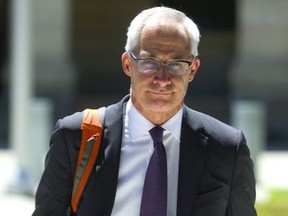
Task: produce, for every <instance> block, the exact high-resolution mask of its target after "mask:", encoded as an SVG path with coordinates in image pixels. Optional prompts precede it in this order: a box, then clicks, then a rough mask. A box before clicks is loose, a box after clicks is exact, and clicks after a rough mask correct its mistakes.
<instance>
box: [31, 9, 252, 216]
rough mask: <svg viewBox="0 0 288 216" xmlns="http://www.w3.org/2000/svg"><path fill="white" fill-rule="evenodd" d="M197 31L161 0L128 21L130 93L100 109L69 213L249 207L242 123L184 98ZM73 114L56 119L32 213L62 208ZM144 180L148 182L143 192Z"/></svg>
mask: <svg viewBox="0 0 288 216" xmlns="http://www.w3.org/2000/svg"><path fill="white" fill-rule="evenodd" d="M199 37H200V35H199V30H198V28H197V26H196V25H195V23H194V22H193V21H192V20H191V19H189V18H188V17H186V16H185V15H184V14H183V13H182V12H180V11H177V10H174V9H171V8H167V7H155V8H151V9H147V10H144V11H142V12H141V13H140V14H139V15H138V16H136V17H135V18H134V20H133V21H132V22H131V24H130V27H129V28H128V33H127V43H126V46H125V50H126V52H124V54H123V55H122V67H123V70H124V72H125V74H126V75H128V76H129V77H130V79H131V89H130V95H129V96H126V97H124V98H123V99H122V100H121V101H120V102H119V103H117V104H114V105H111V106H108V107H107V109H106V114H105V121H104V133H103V137H102V143H101V150H100V153H99V156H98V158H97V161H96V166H95V169H94V170H93V172H92V174H91V176H90V178H89V181H88V183H87V186H86V189H85V191H84V194H83V197H82V199H81V201H80V204H79V209H78V211H77V215H81V216H90V215H91V216H92V215H94V216H96V215H97V216H98V215H99V216H106V215H117V216H118V215H125V216H129V215H131V216H137V215H143V216H144V215H146V216H147V215H148V216H157V215H159V216H160V215H169V216H173V215H178V216H188V215H189V216H254V215H256V211H255V209H254V202H255V180H254V174H253V163H252V161H251V159H250V156H249V150H248V147H247V145H246V141H245V138H244V136H243V134H242V132H241V131H239V130H237V129H234V128H232V127H230V126H228V125H226V124H224V123H222V122H220V121H218V120H216V119H214V118H212V117H209V116H207V115H205V114H203V113H200V112H197V111H194V110H192V109H190V108H188V107H187V106H185V105H184V103H183V101H184V97H185V95H186V91H187V88H188V85H189V83H190V82H191V81H192V80H193V78H194V77H195V75H196V72H197V70H198V68H199V66H200V60H199V59H198V58H197V55H198V51H197V49H198V43H199ZM81 116H82V113H76V114H74V115H72V116H69V117H66V118H64V119H63V120H60V121H59V122H58V123H57V127H56V129H55V131H54V133H53V134H52V137H51V148H50V150H49V153H48V155H47V158H46V166H45V171H44V173H43V176H42V179H41V182H40V184H39V187H38V190H37V194H36V210H35V212H34V215H41V216H43V215H53V216H54V215H65V211H66V209H67V206H69V202H70V199H71V191H72V184H73V176H74V170H75V163H76V160H77V154H78V149H77V148H75V146H79V142H80V139H81V130H80V121H81V120H79V119H81ZM155 126H156V127H155ZM154 127H155V128H157V129H155V130H157V132H152V131H154ZM153 133H156V135H157V137H158V138H155V134H154V135H153ZM162 133H163V135H162ZM159 134H160V135H159ZM159 137H160V138H159ZM156 143H157V144H156ZM159 143H160V144H159ZM162 143H163V144H164V147H163V144H162ZM159 146H160V147H159ZM158 147H159V149H160V150H159V149H158ZM154 149H155V150H154ZM156 149H157V154H158V155H159V156H160V155H162V156H161V159H159V158H160V157H158V156H155V157H156V158H157V160H158V162H156V165H155V166H157V163H158V164H160V161H161V164H162V162H163V161H164V162H163V164H165V165H163V167H165V168H163V167H162V168H160V169H158V170H157V171H154V174H158V177H157V178H158V179H157V180H155V179H154V177H151V176H150V167H151V166H152V165H150V164H152V158H153V161H154V158H155V157H154V156H151V155H154V154H153V152H154V151H156ZM163 154H164V155H165V154H166V155H165V156H163ZM150 159H151V161H150ZM149 161H150V162H149ZM153 163H154V162H153ZM153 166H154V165H153ZM161 166H162V165H161ZM148 170H149V171H148ZM148 173H149V174H148ZM148 176H149V177H148ZM162 177H164V178H162ZM160 178H161V180H160ZM148 179H152V181H151V182H150V183H146V180H147V181H148ZM159 182H160V183H159ZM157 183H159V185H157ZM147 185H148V186H147ZM154 185H157V187H155V188H153V187H154ZM147 187H148V188H149V187H151V188H153V189H151V188H150V192H148V193H146V191H147ZM158 188H161V192H158ZM163 188H164V189H163ZM154 192H155V193H154ZM153 193H154V195H155V194H156V197H151V196H150V195H151V194H153ZM147 194H148V195H147ZM156 203H157V204H156ZM158 203H161V204H158ZM160 206H161V207H160ZM154 208H158V209H156V210H154ZM147 211H148V213H147Z"/></svg>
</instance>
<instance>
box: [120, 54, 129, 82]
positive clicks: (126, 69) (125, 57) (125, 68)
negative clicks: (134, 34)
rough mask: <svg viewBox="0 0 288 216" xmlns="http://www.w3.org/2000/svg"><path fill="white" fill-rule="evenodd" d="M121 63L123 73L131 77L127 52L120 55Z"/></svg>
mask: <svg viewBox="0 0 288 216" xmlns="http://www.w3.org/2000/svg"><path fill="white" fill-rule="evenodd" d="M121 61H122V68H123V71H124V73H125V74H126V75H127V76H129V77H130V76H131V59H130V57H129V54H128V53H127V52H124V53H123V54H122V56H121Z"/></svg>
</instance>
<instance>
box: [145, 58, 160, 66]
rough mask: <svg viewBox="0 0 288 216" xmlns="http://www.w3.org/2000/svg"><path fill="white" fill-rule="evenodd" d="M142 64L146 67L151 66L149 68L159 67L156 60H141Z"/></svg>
mask: <svg viewBox="0 0 288 216" xmlns="http://www.w3.org/2000/svg"><path fill="white" fill-rule="evenodd" d="M141 63H142V64H144V65H147V66H148V65H149V66H151V67H152V66H154V67H157V66H158V65H159V63H158V62H156V61H155V60H153V59H142V60H141Z"/></svg>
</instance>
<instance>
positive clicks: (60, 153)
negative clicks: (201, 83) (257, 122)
mask: <svg viewBox="0 0 288 216" xmlns="http://www.w3.org/2000/svg"><path fill="white" fill-rule="evenodd" d="M128 99H129V97H125V98H124V99H122V101H120V102H119V103H117V104H114V105H111V106H109V107H107V109H106V116H105V122H104V134H103V138H102V143H101V148H100V152H99V155H98V158H97V161H96V165H95V169H94V170H93V172H92V174H91V177H90V179H89V182H88V184H87V187H86V190H85V192H84V194H83V197H82V199H81V201H80V205H79V210H78V212H77V216H92V215H93V216H108V215H110V214H111V211H112V208H113V203H114V199H115V194H116V188H117V178H118V170H119V160H120V149H121V140H122V137H121V136H122V129H123V114H124V112H125V107H126V102H127V100H128ZM82 114H83V113H82V112H78V113H75V114H73V115H71V116H68V117H65V118H64V119H62V120H59V121H58V122H57V124H56V129H55V131H54V132H53V134H52V136H51V141H50V150H49V152H48V154H47V156H46V161H45V170H44V172H43V175H42V178H41V181H40V183H39V186H38V189H37V193H36V209H35V211H34V213H33V215H34V216H48V215H49V216H50V215H51V216H52V215H53V216H64V215H66V214H65V211H66V209H67V206H69V203H70V199H71V191H72V185H73V177H74V170H75V165H76V161H77V154H78V150H79V144H80V140H81V130H80V124H81V121H82ZM179 159H180V161H179V176H178V178H179V180H178V200H177V216H255V215H256V211H255V209H254V202H255V179H254V173H253V163H252V161H251V159H250V153H249V149H248V147H247V145H246V141H245V138H244V135H243V133H242V132H241V131H239V130H237V129H235V128H232V127H230V126H228V125H226V124H224V123H222V122H220V121H218V120H216V119H214V118H212V117H210V116H208V115H205V114H203V113H200V112H197V111H195V110H192V109H190V108H188V107H186V106H184V112H183V121H182V128H181V142H180V158H179ZM127 215H129V213H128V212H127Z"/></svg>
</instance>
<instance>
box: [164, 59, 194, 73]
mask: <svg viewBox="0 0 288 216" xmlns="http://www.w3.org/2000/svg"><path fill="white" fill-rule="evenodd" d="M188 67H189V64H188V63H187V62H169V63H168V64H167V68H168V71H169V73H171V74H175V75H182V74H185V73H186V71H187V70H188Z"/></svg>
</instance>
